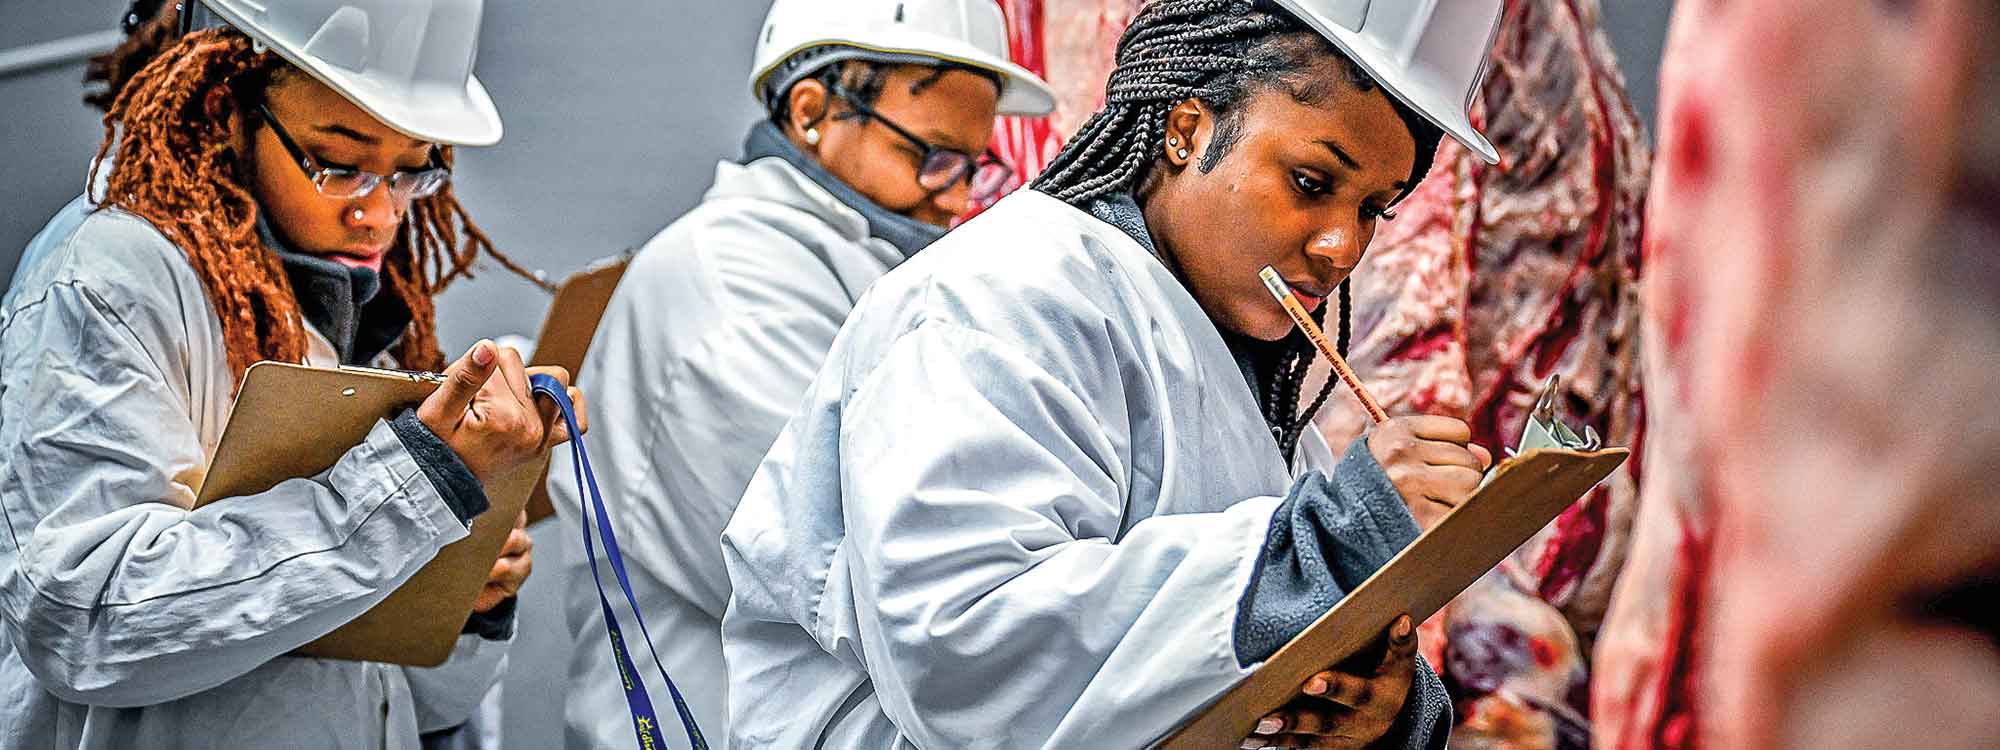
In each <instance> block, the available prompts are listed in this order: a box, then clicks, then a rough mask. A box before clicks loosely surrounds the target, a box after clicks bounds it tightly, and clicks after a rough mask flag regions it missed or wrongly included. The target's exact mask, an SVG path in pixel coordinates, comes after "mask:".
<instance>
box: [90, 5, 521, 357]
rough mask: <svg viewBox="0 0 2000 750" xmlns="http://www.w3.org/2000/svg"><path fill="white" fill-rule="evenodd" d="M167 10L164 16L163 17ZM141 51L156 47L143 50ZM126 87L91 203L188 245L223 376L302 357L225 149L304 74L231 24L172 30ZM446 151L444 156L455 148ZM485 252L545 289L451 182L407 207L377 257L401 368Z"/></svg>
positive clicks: (427, 344)
mask: <svg viewBox="0 0 2000 750" xmlns="http://www.w3.org/2000/svg"><path fill="white" fill-rule="evenodd" d="M163 15H171V13H168V14H163ZM137 47H138V46H137V45H135V50H134V53H135V54H150V52H151V51H149V50H140V49H137ZM150 56H151V58H152V59H151V60H150V61H148V62H146V63H145V64H144V65H143V66H141V67H139V68H138V70H137V72H135V73H132V74H131V75H130V77H129V78H128V79H127V80H125V81H123V83H122V85H120V84H119V83H118V82H117V81H116V80H115V78H114V80H112V81H111V84H112V85H114V86H117V88H116V89H113V90H112V91H113V92H115V97H114V98H113V99H112V101H111V105H110V109H109V111H107V112H106V113H105V116H104V140H103V142H102V143H101V144H99V146H98V152H97V155H98V158H97V160H96V162H95V163H94V164H93V166H92V168H91V180H92V184H95V182H96V172H97V169H98V167H97V165H100V164H102V163H103V161H104V157H105V155H106V154H109V153H110V152H111V150H112V149H113V148H114V147H115V148H116V149H117V155H116V157H115V159H114V160H113V162H112V169H111V174H110V175H109V179H108V180H107V181H106V185H105V191H104V195H102V196H101V197H98V210H105V209H110V208H117V209H121V210H124V211H127V212H129V213H132V214H134V215H136V216H138V217H140V218H143V219H145V220H146V221H148V222H150V223H151V224H152V225H153V227H154V228H155V229H157V230H158V231H159V232H160V233H161V234H163V235H165V236H166V237H167V239H168V240H170V241H172V242H173V243H174V244H175V245H176V246H178V247H179V248H180V249H181V250H182V252H184V253H186V255H187V259H188V264H189V265H190V266H192V267H193V268H194V271H195V275H197V276H199V277H200V278H201V282H202V287H203V290H204V292H205V293H206V294H207V296H208V301H209V304H210V305H211V306H213V307H214V308H215V314H216V317H217V318H219V319H220V321H221V323H222V333H223V341H224V344H225V345H226V347H227V348H228V353H229V367H230V371H231V372H232V373H233V374H234V375H235V377H236V379H237V381H238V382H241V380H242V378H243V374H244V372H245V371H246V370H248V369H249V367H250V365H252V364H255V363H256V362H258V361H259V360H266V359H269V360H277V361H282V362H300V361H303V360H304V358H305V355H306V342H307V341H308V339H307V334H306V328H305V325H306V324H305V322H304V319H303V317H302V316H301V314H300V312H299V304H298V299H297V297H296V296H295V294H294V292H293V290H292V287H291V281H290V279H289V278H288V277H287V276H286V274H285V271H284V268H283V265H282V264H281V263H280V261H279V260H278V257H277V255H276V254H275V253H273V252H271V251H270V250H269V249H268V248H266V247H265V246H264V243H263V242H262V240H261V239H259V237H258V234H257V228H256V226H257V211H258V207H257V202H256V199H255V198H254V197H252V195H251V193H250V191H249V190H248V189H247V188H245V187H244V185H245V182H246V181H245V179H244V176H243V175H242V174H240V170H241V169H242V168H243V166H242V165H243V164H244V158H243V155H240V154H238V153H237V152H236V149H235V147H234V146H233V145H232V144H233V143H235V141H236V137H237V135H238V133H237V126H236V125H234V124H232V115H234V116H236V117H235V122H240V123H241V127H243V128H244V129H246V130H248V129H254V128H255V127H257V125H258V123H259V120H258V119H257V118H256V117H255V111H256V104H258V103H259V102H261V101H262V97H263V96H264V91H265V89H266V88H267V87H269V86H270V85H272V84H273V83H274V82H279V81H283V80H285V78H286V77H287V76H293V75H303V73H301V72H299V71H298V70H297V69H295V68H292V67H291V66H290V64H289V63H286V62H284V60H283V58H280V57H278V56H277V55H276V54H275V53H270V52H258V51H256V50H255V49H254V48H253V46H252V44H251V42H250V39H249V38H248V37H246V36H244V35H243V34H242V33H241V32H237V31H234V30H231V29H208V30H203V31H197V32H194V33H192V34H188V35H187V36H184V37H180V38H179V39H178V40H177V41H175V42H174V43H173V44H172V45H171V46H169V47H167V48H165V49H163V50H158V51H157V54H151V55H150ZM442 151H443V159H444V162H445V163H446V164H447V165H449V164H450V163H451V162H452V152H451V149H449V148H445V149H442ZM482 255H484V256H485V257H488V258H492V259H493V260H495V261H497V262H498V263H500V265H501V266H503V267H505V268H507V269H508V270H509V271H512V272H514V273H515V274H518V275H520V276H521V277H523V278H526V279H528V280H529V281H531V282H534V283H536V284H538V285H540V286H542V287H543V288H544V289H547V288H548V285H547V284H546V283H545V282H542V281H541V280H539V279H538V278H537V277H536V276H535V275H534V274H532V273H529V272H528V271H527V270H525V269H523V268H521V267H520V266H519V265H517V264H515V263H514V262H513V261H511V260H509V259H508V258H507V257H506V256H504V255H501V254H500V253H499V252H498V251H496V250H494V248H493V243H492V242H491V241H490V240H489V239H487V237H486V234H485V233H484V232H481V231H480V229H479V227H478V225H476V224H473V223H472V219H471V217H470V216H468V215H467V214H466V212H465V208H464V207H463V206H461V205H459V203H458V200H457V198H456V197H454V196H453V194H452V191H451V189H450V187H449V186H447V187H446V188H445V189H444V190H441V191H439V192H438V193H437V194H436V195H433V196H431V197H428V198H424V199H421V200H417V201H415V202H413V203H412V204H411V206H410V211H409V214H408V216H407V217H405V219H404V222H403V226H402V228H401V230H399V231H398V233H397V237H396V243H395V245H394V246H393V247H392V248H391V249H390V250H389V253H388V255H387V256H386V257H385V258H384V261H383V268H382V272H383V289H384V291H386V292H388V293H391V294H394V295H396V298H397V299H399V300H400V301H401V302H402V303H403V304H404V305H406V306H407V307H408V308H409V311H410V316H411V321H410V325H409V328H408V329H407V330H405V331H404V332H403V336H402V338H401V339H399V340H398V342H397V344H396V346H395V353H396V357H397V360H398V362H399V363H400V364H401V365H402V366H404V367H410V368H417V369H427V370H437V369H441V368H442V367H443V366H444V364H445V361H444V355H443V353H442V352H441V351H439V349H438V342H437V310H436V308H435V306H434V305H433V303H432V298H433V297H435V296H436V295H437V294H438V293H440V292H442V291H444V289H445V288H446V287H447V286H449V285H450V284H451V283H452V282H453V281H455V280H457V279H460V278H470V277H471V276H472V265H473V263H474V262H475V261H477V260H478V259H479V258H480V257H481V256H482Z"/></svg>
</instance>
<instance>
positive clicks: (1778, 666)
mask: <svg viewBox="0 0 2000 750" xmlns="http://www.w3.org/2000/svg"><path fill="white" fill-rule="evenodd" d="M1997 30H2000V6H1996V5H1995V4H1994V3H1992V2H1973V1H1966V2H1936V3H1918V4H1896V3H1879V2H1868V1H1866V0H1814V1H1812V2H1807V1H1806V0H1769V1H1767V2H1758V3H1740V2H1723V1H1721V0H1681V2H1680V3H1679V4H1678V5H1677V7H1676V11H1675V21H1674V27H1673V30H1672V32H1671V34H1670V36H1669V44H1668V54H1667V60H1666V64H1665V66H1664V68H1663V75H1662V83H1663V86H1662V97H1661V101H1662V117H1661V127H1660V131H1661V160H1660V163H1659V171H1658V173H1657V174H1656V175H1655V178H1656V183H1655V188H1656V189H1655V191H1654V196H1655V200H1654V201H1653V203H1652V204H1651V206H1650V211H1651V217H1650V218H1651V222H1650V225H1649V226H1650V227H1651V228H1652V230H1653V231H1652V232H1651V233H1650V234H1649V236H1648V238H1647V263H1648V266H1647V273H1648V280H1647V284H1648V290H1647V297H1646V300H1647V301H1646V305H1647V310H1646V314H1645V327H1646V332H1647V334H1648V338H1647V340H1648V344H1647V347H1646V349H1647V351H1646V353H1645V370H1646V377H1647V385H1648V387H1649V390H1650V394H1651V395H1652V399H1651V401H1650V402H1649V409H1650V410H1651V414H1650V419H1649V425H1648V430H1649V434H1650V435H1651V436H1652V439H1651V440H1650V443H1651V445H1650V446H1649V447H1648V450H1647V453H1648V456H1647V460H1648V462H1649V464H1650V465H1651V466H1654V467H1657V468H1655V469H1653V470H1651V471H1650V472H1649V473H1648V476H1647V481H1646V486H1645V495H1644V504H1643V506H1642V511H1641V517H1640V519H1639V524H1638V527H1637V533H1636V535H1635V541H1634V545H1633V551H1632V554H1631V556H1630V564H1629V565H1628V567H1627V569H1626V573H1625V577H1624V579H1623V580H1621V581H1620V583H1619V585H1618V591H1617V595H1616V597H1615V598H1614V600H1613V608H1612V611H1611V616H1610V618H1609V619H1608V620H1607V621H1606V625H1605V629H1604V631H1603V633H1602V635H1601V637H1600V639H1599V642H1598V648H1597V654H1596V663H1595V667H1596V671H1597V674H1596V684H1595V693H1594V695H1593V700H1592V702H1593V705H1594V709H1595V711H1596V715H1597V717H1598V720H1597V722H1596V725H1595V733H1596V739H1597V741H1598V742H1597V744H1598V746H1599V747H1602V748H1606V750H1666V749H1670V748H1705V749H1712V750H1818V749H1820V748H1841V749H1842V750H1849V749H1875V748H1905V747H1922V748H1925V749H1926V750H1942V749H1949V750H1975V749H1978V750H1991V748H1995V747H2000V711H1996V710H1995V707H2000V620H1996V618H1995V615H1994V614H1992V613H1993V612H1995V611H1996V610H2000V608H1996V607H1995V606H1994V602H1995V601H1996V599H2000V544H1995V540H1996V539H2000V491H1996V490H1995V489H1994V482H1993V477H1992V471H1993V467H1995V466H2000V419H1996V418H1995V417H1994V412H1993V409H1992V405H1993V404H1994V403H1996V402H2000V379H1996V378H1994V377H1993V372H1994V371H1995V370H1996V369H2000V211H1996V209H1995V206H1996V205H2000V204H1997V203H1996V201H1995V200H1994V195H1995V194H1996V187H2000V149H1996V148H1995V147H1994V145H1993V144H1995V143H2000V31H1997ZM1669 467H1671V468H1669Z"/></svg>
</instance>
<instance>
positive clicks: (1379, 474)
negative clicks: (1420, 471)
mask: <svg viewBox="0 0 2000 750" xmlns="http://www.w3.org/2000/svg"><path fill="white" fill-rule="evenodd" d="M1417 534H1418V529H1417V522H1416V520H1415V519H1413V518H1411V516H1410V512H1409V509H1408V508H1406V507H1404V505H1403V499H1402V495H1401V494H1399V493H1398V492H1397V491H1396V486H1395V485H1393V484H1391V483H1390V482H1389V476H1388V475H1387V474H1386V473H1384V472H1383V471H1382V467H1381V466H1380V465H1378V464H1376V463H1375V456H1374V455H1373V454H1372V453H1370V452H1369V451H1368V441H1367V439H1366V438H1362V439H1360V440H1356V441H1354V444H1353V445H1352V446H1350V447H1349V448H1348V450H1347V453H1346V454H1345V455H1344V456H1343V457H1342V458H1341V460H1340V464H1339V465H1338V466H1336V467H1335V468H1334V475H1333V478H1332V479H1328V478H1327V477H1325V476H1324V475H1321V474H1320V473H1318V472H1310V473H1307V474H1306V475H1304V476H1302V477H1299V479H1298V481H1297V482H1295V483H1294V484H1293V485H1292V489H1291V492H1290V493H1288V494H1287V496H1286V498H1285V501H1284V503H1282V504H1280V505H1279V506H1278V510H1277V512H1276V513H1275V514H1273V515H1272V517H1271V530H1270V533H1269V535H1268V536H1267V537H1266V538H1265V541H1264V549H1263V553H1262V555H1261V556H1260V557H1259V559H1258V561H1257V568H1256V570H1255V571H1254V572H1253V573H1252V575H1251V577H1250V584H1249V585H1248V586H1247V587H1246V588H1245V589H1244V591H1243V597H1242V599H1241V600H1239V601H1238V602H1237V613H1236V628H1235V634H1236V660H1237V663H1238V664H1240V665H1242V666H1246V667H1247V666H1250V665H1251V664H1255V663H1258V662H1261V661H1263V660H1265V659H1269V658H1271V655H1272V654H1275V653H1277V652H1278V649H1279V648H1282V647H1283V646H1284V645H1285V644H1286V643H1290V642H1291V640H1292V639H1293V638H1296V637H1298V634H1299V633H1302V632H1305V629H1306V628H1307V627H1308V626H1310V625H1312V623H1313V622H1314V621H1316V620H1318V619H1319V618H1320V616H1321V615H1324V614H1326V612H1327V610H1330V609H1332V608H1333V605H1335V604H1337V603H1339V602H1340V600H1341V599H1342V598H1344V597H1346V596H1347V592H1349V591H1352V590H1354V587H1356V586H1359V585H1361V582H1362V581H1365V580H1367V579H1368V577H1369V576H1372V575H1374V574H1375V571H1376V570H1378V569H1380V568H1381V567H1382V566H1383V565H1384V564H1386V563H1387V562H1389V560H1390V559H1391V558H1393V557H1395V556H1396V554H1397V553H1399V552H1401V551H1402V550H1403V548H1404V547H1406V546H1409V544H1410V542H1412V541H1415V540H1416V538H1417Z"/></svg>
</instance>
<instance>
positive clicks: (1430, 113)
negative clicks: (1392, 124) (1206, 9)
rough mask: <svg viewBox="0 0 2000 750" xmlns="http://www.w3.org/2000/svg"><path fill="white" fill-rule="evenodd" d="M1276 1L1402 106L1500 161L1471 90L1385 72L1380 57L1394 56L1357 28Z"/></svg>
mask: <svg viewBox="0 0 2000 750" xmlns="http://www.w3.org/2000/svg"><path fill="white" fill-rule="evenodd" d="M1274 2H1276V3H1277V4H1278V5H1279V6H1281V7H1283V8H1285V10H1287V11H1288V12H1289V13H1290V14H1291V15H1292V17H1293V18H1296V19H1298V20H1299V21H1300V22H1302V23H1304V24H1306V25H1307V26H1308V27H1310V28H1312V30H1313V31H1314V32H1316V33H1318V34H1319V35H1320V36H1322V37H1325V38H1326V39H1327V40H1328V41H1330V42H1332V43H1333V45H1334V46H1335V47H1337V48H1339V49H1340V52H1341V54H1344V55H1347V57H1348V59H1349V60H1352V61H1353V62H1354V64H1355V65H1359V66H1361V69H1362V71H1363V72H1365V73H1367V74H1368V77H1369V78H1370V79H1372V80H1374V81H1375V84H1376V85H1378V86H1381V87H1382V90H1384V91H1387V92H1389V95H1390V96H1393V97H1395V98H1396V100H1397V101H1399V102H1401V103H1402V104H1403V106H1406V107H1409V108H1410V109H1411V110H1413V111H1415V112H1416V113H1417V114H1418V115H1419V116H1422V117H1423V118H1424V119H1425V120H1428V121H1430V123H1431V124H1432V125H1436V126H1437V127H1438V128H1439V129H1440V130H1443V131H1444V133H1445V135H1448V136H1450V137H1451V139H1452V140H1454V141H1458V142H1459V144H1460V145H1463V146H1465V147H1466V148H1467V149H1469V150H1471V151H1472V152H1473V153H1474V154H1477V155H1478V156H1479V158H1480V159H1481V160H1483V161H1485V162H1486V163H1487V164H1499V163H1500V151H1499V149H1496V148H1494V147H1493V143H1492V142H1491V141H1488V140H1486V136H1484V135H1481V134H1480V132H1479V129H1478V128H1476V127H1473V125H1472V118H1471V117H1470V116H1469V114H1468V113H1469V112H1470V111H1471V105H1472V102H1471V100H1470V94H1468V95H1467V96H1466V98H1465V99H1460V98H1459V97H1458V95H1457V94H1456V93H1455V92H1454V91H1453V89H1455V88H1456V87H1455V86H1452V85H1450V84H1447V83H1445V82H1442V81H1402V80H1399V77H1398V76H1390V75H1384V70H1383V64H1382V62H1380V61H1387V60H1390V59H1393V55H1392V53H1390V52H1389V51H1387V50H1384V49H1382V48H1381V47H1380V46H1378V45H1376V44H1375V43H1374V42H1373V41H1372V40H1370V39H1368V38H1366V37H1364V36H1362V35H1361V34H1359V33H1357V32H1354V31H1350V30H1348V29H1346V28H1343V27H1341V26H1339V25H1337V24H1334V23H1331V22H1329V21H1327V20H1326V19H1325V18H1323V17H1321V16H1320V15H1319V14H1318V13H1315V12H1313V11H1312V10H1311V9H1309V8H1306V7H1303V6H1301V5H1300V4H1299V3H1298V2H1296V0H1274ZM1498 33H1499V26H1498V25H1495V26H1494V28H1493V32H1492V34H1489V35H1488V36H1487V38H1486V43H1485V45H1484V46H1482V47H1481V48H1480V49H1482V50H1490V49H1492V48H1493V41H1494V36H1495V35H1497V34H1498ZM1405 75H1406V76H1408V75H1421V73H1420V71H1416V70H1412V71H1409V72H1408V73H1406V74H1405ZM1484 79H1485V69H1484V68H1481V70H1480V76H1479V79H1478V80H1484Z"/></svg>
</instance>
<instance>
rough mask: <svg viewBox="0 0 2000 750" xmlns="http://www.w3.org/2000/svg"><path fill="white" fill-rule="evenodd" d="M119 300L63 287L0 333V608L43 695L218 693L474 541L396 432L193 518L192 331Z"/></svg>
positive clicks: (113, 699)
mask: <svg viewBox="0 0 2000 750" xmlns="http://www.w3.org/2000/svg"><path fill="white" fill-rule="evenodd" d="M120 291H121V292H124V293H126V294H131V295H143V294H145V293H146V290H143V289H140V290H122V289H121V290H120ZM119 299H121V300H123V302H121V303H118V304H114V303H112V302H108V301H107V298H106V297H105V296H103V295H101V294H99V293H97V292H94V291H93V290H92V289H90V288H88V287H86V286H84V285H82V284H81V283H79V282H59V283H56V284H53V285H51V286H50V287H49V288H48V289H46V290H44V292H42V293H41V296H40V297H39V298H37V299H34V300H30V301H26V302H24V303H21V304H18V305H17V306H16V307H15V308H14V309H13V310H12V311H11V312H10V313H9V315H8V317H7V318H6V319H5V320H4V321H0V356H4V361H0V459H4V460H0V465H3V466H0V510H4V513H5V519H4V520H5V523H6V534H5V536H4V539H0V615H4V618H5V621H4V626H5V627H4V629H5V631H6V637H8V638H11V639H12V640H13V647H14V649H15V650H16V651H17V652H18V653H20V654H21V655H22V658H23V660H24V661H25V662H26V665H27V666H28V668H29V669H30V670H31V671H32V672H33V673H34V674H35V676H36V678H37V679H38V680H39V682H40V683H41V686H42V687H43V688H45V689H47V690H48V691H50V692H51V693H54V694H55V695H56V696H57V697H60V698H62V699H63V700H67V701H71V702H76V703H84V704H90V705H102V706H114V707H126V706H142V705H149V704H154V703H160V702H165V701H169V700H174V699H176V698H180V697H184V696H187V695H190V694H193V693H196V692H199V691H202V690H205V689H208V688H212V687H215V686H217V685H220V684H222V683H225V682H227V681H229V680H231V679H233V678H235V677H237V676H239V675H242V674H244V673H246V672H248V671H250V670H252V669H255V668H256V667H257V666H258V665H261V664H263V663H265V662H267V661H269V660H271V659H273V658H275V657H278V656H280V655H282V654H285V653H287V652H290V651H292V650H294V649H296V648H298V647H299V646H302V645H304V644H306V643H308V642H310V641H312V640H314V639H315V638H317V637H319V636H321V635H324V634H326V633H328V632H330V631H332V630H333V629H334V628H336V627H338V626H339V625H341V624H343V623H346V622H348V621H349V620H352V619H353V618H354V617H356V616H358V615H360V614H361V613H363V612H365V611H367V610H368V608H369V607H371V606H373V605H374V604H376V603H377V602H379V601H381V600H382V599H383V598H384V597H385V596H387V595H388V594H389V593H390V592H391V591H393V590H395V588H396V587H397V586H398V585H400V584H401V583H402V582H403V581H405V580H407V579H408V578H409V577H410V576H411V575H412V574H414V573H415V572H416V571H417V570H418V569H419V568H420V567H422V565H423V564H424V563H425V562H427V561H429V560H430V559H431V558H432V557H433V556H435V555H436V553H437V551H438V550H439V549H440V548H442V547H443V546H445V545H446V544H449V543H451V542H454V541H457V540H459V539H461V538H463V537H464V536H465V535H466V527H465V525H464V524H463V523H462V522H461V521H460V519H459V518H458V517H457V516H456V515H454V514H453V512H452V510H451V509H450V508H449V507H448V506H447V505H446V504H445V502H444V501H443V500H442V499H441V498H440V496H439V494H438V491H437V489H436V488H435V487H433V486H432V485H431V484H430V482H429V480H428V479H427V478H425V476H424V474H423V472H422V470H420V469H419V468H418V466H417V464H416V462H415V461H414V459H413V458H412V457H411V455H410V453H409V451H408V450H407V449H406V448H405V447H404V445H403V444H402V442H401V441H400V440H399V439H398V438H397V436H396V434H395V432H394V431H393V430H392V429H391V428H390V426H389V425H388V424H387V423H386V422H381V423H377V424H376V426H375V428H374V430H373V431H372V432H370V433H369V435H368V437H367V439H366V440H364V441H363V442H362V443H361V444H360V445H358V446H355V447H354V448H353V449H351V450H350V451H348V453H347V454H346V455H345V456H344V457H343V458H341V460H340V461H339V462H338V463H336V464H335V465H334V466H333V467H332V468H331V469H329V470H327V471H326V472H323V473H321V474H320V475H318V476H315V477H311V478H303V479H295V480H291V481H287V482H284V483H282V484H280V485H278V486H277V487H275V488H273V489H271V490H269V491H267V492H264V493H262V494H259V495H254V496H246V497H236V498H229V499H225V500H223V501H220V502H216V503H213V504H210V505H207V506H204V507H202V508H201V509H199V510H190V508H191V507H192V506H193V503H194V499H195V495H196V489H195V488H196V487H197V486H198V485H199V483H200V481H201V477H202V475H203V473H204V471H205V469H206V456H204V455H203V452H202V448H201V444H200V438H199V437H198V432H197V428H196V426H195V424H194V422H193V421H192V418H191V417H190V415H191V414H194V413H197V412H196V411H195V410H194V408H193V407H192V405H191V403H190V401H191V399H192V398H194V397H193V396H192V395H191V394H190V392H189V390H188V389H187V387H186V386H185V384H186V383H187V382H188V381H189V378H188V377H187V376H186V374H185V373H187V372H188V371H189V368H190V367H191V365H190V363H189V361H188V354H187V352H186V348H187V347H186V343H185V341H186V340H185V338H184V336H185V334H182V333H178V330H179V327H181V326H183V325H184V323H183V322H182V320H183V319H182V318H181V317H180V316H179V315H178V314H177V310H176V308H175V307H174V305H173V303H172V302H171V301H159V300H152V301H150V302H148V301H144V300H142V301H141V302H140V303H137V304H133V303H131V302H130V301H129V299H127V298H125V297H120V298H119ZM175 384H179V385H175Z"/></svg>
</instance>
